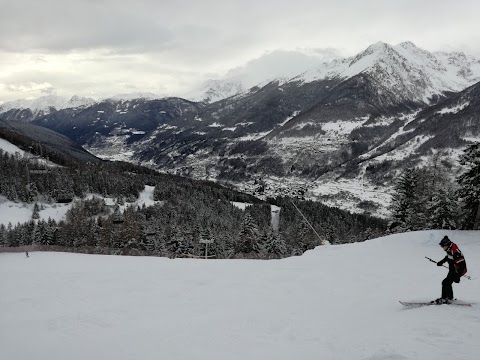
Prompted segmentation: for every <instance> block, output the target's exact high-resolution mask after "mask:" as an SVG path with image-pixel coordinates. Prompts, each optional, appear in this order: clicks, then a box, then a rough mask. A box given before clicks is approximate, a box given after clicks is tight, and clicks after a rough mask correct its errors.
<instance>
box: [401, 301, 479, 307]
mask: <svg viewBox="0 0 480 360" xmlns="http://www.w3.org/2000/svg"><path fill="white" fill-rule="evenodd" d="M400 304H402V305H403V306H407V307H421V306H430V305H456V306H472V304H469V303H465V302H460V301H457V300H454V301H452V302H451V303H449V304H437V303H436V302H435V300H434V301H416V302H412V301H400Z"/></svg>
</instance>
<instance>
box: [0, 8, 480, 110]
mask: <svg viewBox="0 0 480 360" xmlns="http://www.w3.org/2000/svg"><path fill="white" fill-rule="evenodd" d="M479 14H480V1H478V0H460V1H451V0H448V1H447V0H434V1H430V0H395V1H394V0H392V1H390V0H364V1H361V0H342V1H338V2H337V1H332V0H328V1H324V0H182V1H178V0H175V1H173V0H156V1H155V0H0V101H8V100H13V99H19V98H27V97H38V96H41V95H45V94H51V93H53V94H58V95H65V96H70V95H73V94H78V95H82V96H91V97H94V98H101V97H105V96H110V95H115V94H120V93H131V92H154V93H157V94H161V95H182V94H185V93H187V92H189V91H190V90H192V89H193V88H194V87H196V86H198V84H199V83H201V82H203V81H204V80H206V79H209V78H220V77H221V76H224V75H225V74H226V73H227V72H228V71H229V70H231V69H233V68H239V67H242V66H245V64H247V63H248V62H249V61H250V62H252V61H253V64H255V59H259V58H261V57H262V56H265V55H266V54H269V56H266V57H265V58H264V61H263V63H262V64H263V65H262V66H263V68H270V67H269V65H271V66H272V68H274V67H275V66H276V67H279V66H284V67H285V66H292V68H295V67H298V68H301V67H302V66H304V65H307V64H309V63H311V62H312V59H313V58H321V57H324V58H325V59H326V60H328V59H331V58H332V56H335V55H337V56H351V55H354V54H356V53H358V52H359V51H361V50H363V49H365V48H366V47H368V46H369V45H370V44H372V43H375V42H378V41H383V42H386V43H389V44H392V45H396V44H398V43H400V42H402V41H407V40H408V41H412V42H413V43H415V44H416V45H417V46H419V47H422V48H424V49H426V50H429V51H436V50H446V51H451V50H458V51H463V52H465V53H467V54H471V55H474V56H477V57H480V25H479ZM275 54H276V55H278V56H273V55H275ZM300 54H304V55H300ZM256 62H257V63H258V60H256ZM269 62H270V63H269ZM250 64H252V63H250ZM237 70H238V69H237Z"/></svg>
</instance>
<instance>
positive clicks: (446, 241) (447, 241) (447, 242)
mask: <svg viewBox="0 0 480 360" xmlns="http://www.w3.org/2000/svg"><path fill="white" fill-rule="evenodd" d="M451 243H452V242H451V241H450V239H449V238H448V236H446V235H445V236H444V237H443V239H442V240H440V243H439V245H440V246H442V247H443V246H449V245H450V244H451Z"/></svg>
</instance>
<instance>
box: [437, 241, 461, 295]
mask: <svg viewBox="0 0 480 360" xmlns="http://www.w3.org/2000/svg"><path fill="white" fill-rule="evenodd" d="M439 245H440V246H441V247H442V248H443V250H445V252H446V253H447V255H446V256H445V257H444V258H443V259H442V260H440V261H439V262H437V266H442V265H443V264H444V263H445V262H447V261H448V274H447V277H446V278H445V279H443V281H442V297H441V298H438V299H437V300H435V302H436V303H437V304H449V303H451V302H452V300H453V289H452V283H454V282H455V283H457V284H458V283H459V282H460V278H461V277H462V276H463V275H465V273H466V272H467V263H466V262H465V258H464V257H463V254H462V252H461V251H460V249H459V248H458V246H457V244H455V243H453V242H452V241H451V240H450V239H449V238H448V236H444V237H443V239H442V240H441V241H440V243H439Z"/></svg>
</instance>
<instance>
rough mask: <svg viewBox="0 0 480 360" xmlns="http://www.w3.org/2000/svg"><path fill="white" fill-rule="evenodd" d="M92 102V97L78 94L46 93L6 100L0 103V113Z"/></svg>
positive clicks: (71, 106) (33, 110)
mask: <svg viewBox="0 0 480 360" xmlns="http://www.w3.org/2000/svg"><path fill="white" fill-rule="evenodd" d="M93 104H95V100H94V99H92V98H86V97H79V96H72V97H71V98H67V97H63V96H57V95H46V96H41V97H39V98H36V99H19V100H14V101H7V102H5V103H3V104H2V105H0V113H1V112H5V111H9V110H12V109H30V110H31V111H32V112H33V113H38V112H39V111H48V110H49V108H50V107H53V108H55V109H56V110H62V109H67V108H75V107H81V106H91V105H93Z"/></svg>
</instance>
